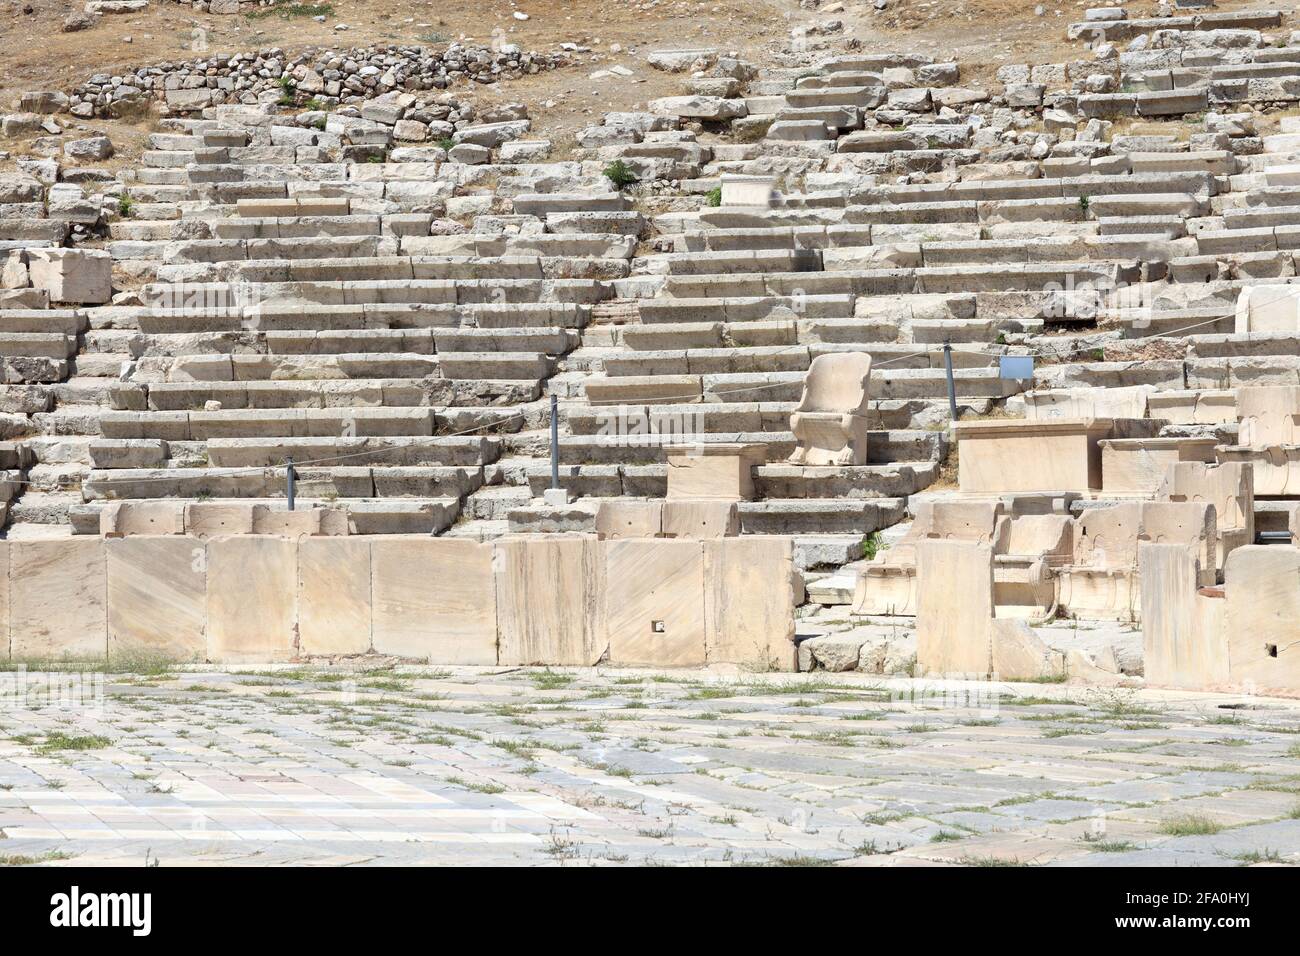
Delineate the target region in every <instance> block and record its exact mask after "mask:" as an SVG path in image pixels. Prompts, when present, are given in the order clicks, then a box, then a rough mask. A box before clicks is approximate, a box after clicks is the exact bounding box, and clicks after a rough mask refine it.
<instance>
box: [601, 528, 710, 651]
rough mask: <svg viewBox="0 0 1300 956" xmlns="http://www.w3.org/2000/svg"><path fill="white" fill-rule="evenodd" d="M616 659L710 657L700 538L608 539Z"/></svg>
mask: <svg viewBox="0 0 1300 956" xmlns="http://www.w3.org/2000/svg"><path fill="white" fill-rule="evenodd" d="M603 547H604V549H605V580H606V587H607V591H606V606H607V608H608V617H607V621H608V628H609V632H608V633H609V660H610V663H611V664H615V665H622V664H631V665H645V666H650V667H692V666H698V665H702V664H704V663H705V624H704V621H705V618H704V549H703V547H702V545H701V544H700V543H699V542H698V541H668V540H640V541H631V540H627V541H608V542H605V543H604V545H603Z"/></svg>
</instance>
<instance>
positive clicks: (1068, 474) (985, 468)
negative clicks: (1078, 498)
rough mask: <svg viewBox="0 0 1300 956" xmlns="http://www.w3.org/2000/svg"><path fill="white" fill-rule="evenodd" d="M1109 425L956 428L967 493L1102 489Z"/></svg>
mask: <svg viewBox="0 0 1300 956" xmlns="http://www.w3.org/2000/svg"><path fill="white" fill-rule="evenodd" d="M1111 425H1112V423H1111V421H1110V419H1104V418H1095V419H1052V420H1048V421H1036V422H1030V421H1010V420H1004V421H973V422H957V423H956V424H955V425H954V426H953V428H954V431H955V432H956V436H957V449H958V455H959V462H960V464H959V469H958V480H959V484H960V487H961V490H962V491H963V492H977V493H985V494H987V493H1005V492H1013V491H1087V490H1089V489H1100V488H1101V477H1102V469H1101V448H1100V447H1099V445H1098V443H1099V442H1100V441H1101V440H1102V439H1103V438H1106V437H1108V436H1109V435H1110V433H1111Z"/></svg>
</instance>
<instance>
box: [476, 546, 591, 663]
mask: <svg viewBox="0 0 1300 956" xmlns="http://www.w3.org/2000/svg"><path fill="white" fill-rule="evenodd" d="M492 547H493V559H492V563H493V568H494V571H495V576H496V595H497V628H498V637H499V660H498V663H500V664H557V665H566V664H567V665H577V666H590V665H592V664H595V663H596V662H597V661H599V660H600V659H601V658H603V657H604V656H605V655H606V653H607V651H608V641H607V635H608V626H607V624H606V623H605V622H606V606H605V596H606V593H607V589H606V586H605V561H604V552H603V551H602V550H601V548H602V545H601V544H600V542H599V541H597V539H596V538H595V537H594V536H592V537H578V536H560V535H550V536H546V537H541V538H523V537H521V538H500V539H498V540H497V541H495V542H494V543H493V545H492Z"/></svg>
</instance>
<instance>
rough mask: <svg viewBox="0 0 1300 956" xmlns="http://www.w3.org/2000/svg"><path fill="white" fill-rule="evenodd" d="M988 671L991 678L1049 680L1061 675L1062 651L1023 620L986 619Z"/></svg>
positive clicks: (1063, 666)
mask: <svg viewBox="0 0 1300 956" xmlns="http://www.w3.org/2000/svg"><path fill="white" fill-rule="evenodd" d="M989 629H990V634H991V639H990V648H989V650H990V659H989V668H990V671H989V672H990V675H991V676H992V678H993V679H994V680H1011V681H1023V680H1051V679H1053V678H1060V677H1064V676H1065V653H1064V652H1063V651H1058V650H1056V649H1054V648H1052V647H1049V646H1048V645H1047V644H1046V643H1045V642H1044V641H1043V639H1042V638H1041V637H1039V636H1038V635H1037V634H1036V633H1035V632H1034V629H1033V628H1032V627H1030V626H1029V625H1028V624H1027V623H1026V622H1024V621H1022V620H1018V619H1015V618H1011V619H1006V620H995V621H992V622H990V626H989Z"/></svg>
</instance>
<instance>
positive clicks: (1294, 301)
mask: <svg viewBox="0 0 1300 956" xmlns="http://www.w3.org/2000/svg"><path fill="white" fill-rule="evenodd" d="M1235 321H1236V325H1235V331H1236V333H1237V334H1238V335H1241V334H1243V333H1245V332H1295V331H1297V329H1300V287H1297V286H1294V285H1248V286H1246V287H1245V288H1243V289H1242V290H1241V292H1240V294H1239V295H1238V296H1237V311H1236V316H1235Z"/></svg>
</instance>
